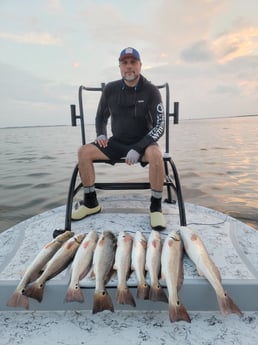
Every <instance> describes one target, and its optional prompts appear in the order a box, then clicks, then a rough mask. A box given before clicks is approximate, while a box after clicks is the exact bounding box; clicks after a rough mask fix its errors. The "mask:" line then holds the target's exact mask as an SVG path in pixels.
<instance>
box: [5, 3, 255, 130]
mask: <svg viewBox="0 0 258 345" xmlns="http://www.w3.org/2000/svg"><path fill="white" fill-rule="evenodd" d="M257 13H258V1H257V0H246V1H243V0H180V1H179V0H130V1H121V0H111V1H108V0H22V1H21V0H0V51H1V54H0V107H1V108H0V127H10V126H11V127H12V126H36V125H40V126H43V125H67V124H68V125H69V124H70V104H76V105H78V89H79V86H80V85H84V86H91V87H99V86H100V84H101V83H102V82H105V83H107V82H109V81H111V80H117V79H119V78H120V72H119V66H118V56H119V53H120V51H121V50H122V49H123V48H125V47H128V46H132V47H134V48H136V49H137V50H138V51H139V52H140V54H141V60H142V64H143V65H142V74H143V75H144V76H145V77H146V78H147V79H149V80H150V81H151V82H152V83H154V84H156V85H158V84H161V83H162V84H163V83H165V82H168V83H169V86H170V96H171V97H170V101H171V104H173V102H174V101H177V102H179V103H180V118H181V119H196V118H209V117H223V116H239V115H255V114H258V77H257V76H258V15H257ZM99 96H100V94H99V93H98V92H97V93H95V92H94V93H93V92H87V93H86V94H84V100H85V102H86V103H85V109H86V119H85V121H86V122H89V123H94V117H95V111H96V107H97V101H98V98H99ZM77 109H78V107H77ZM171 111H173V106H172V105H171ZM77 112H78V111H77Z"/></svg>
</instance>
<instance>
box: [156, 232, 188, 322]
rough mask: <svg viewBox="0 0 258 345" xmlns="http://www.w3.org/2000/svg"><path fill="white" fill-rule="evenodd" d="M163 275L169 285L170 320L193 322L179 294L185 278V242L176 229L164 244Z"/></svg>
mask: <svg viewBox="0 0 258 345" xmlns="http://www.w3.org/2000/svg"><path fill="white" fill-rule="evenodd" d="M161 276H162V278H163V279H165V281H166V285H167V290H168V303H169V319H170V321H171V322H173V321H180V320H181V321H187V322H191V319H190V316H189V315H188V312H187V310H186V309H185V307H184V305H183V304H182V303H181V302H180V300H179V296H178V291H179V290H180V288H181V287H182V284H183V280H184V272H183V243H182V240H181V237H180V234H179V233H177V232H175V231H173V232H171V233H170V234H169V235H168V236H167V237H166V239H165V242H164V244H163V248H162V253H161Z"/></svg>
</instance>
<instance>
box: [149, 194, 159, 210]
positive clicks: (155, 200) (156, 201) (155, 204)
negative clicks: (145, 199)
mask: <svg viewBox="0 0 258 345" xmlns="http://www.w3.org/2000/svg"><path fill="white" fill-rule="evenodd" d="M161 200H162V199H161V198H154V196H152V197H151V205H150V211H151V212H162V207H161Z"/></svg>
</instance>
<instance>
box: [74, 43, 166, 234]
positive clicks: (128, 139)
mask: <svg viewBox="0 0 258 345" xmlns="http://www.w3.org/2000/svg"><path fill="white" fill-rule="evenodd" d="M141 66H142V62H141V58H140V54H139V52H138V51H137V50H136V49H134V48H131V47H129V48H125V49H123V50H122V51H121V53H120V56H119V67H120V73H121V76H122V79H120V80H117V81H113V82H110V83H108V84H107V85H106V86H105V88H104V90H103V93H102V96H101V99H100V101H99V105H98V109H97V114H96V120H95V125H96V133H97V138H96V140H95V141H94V142H92V143H90V144H86V145H83V146H81V147H80V149H79V151H78V161H79V173H80V177H81V181H82V185H83V187H84V200H82V201H80V202H79V203H77V204H76V205H75V209H74V210H73V212H72V220H80V219H83V218H85V217H87V216H89V215H92V214H95V213H98V212H100V211H101V207H100V205H99V203H98V200H97V195H96V191H95V186H94V183H95V171H94V165H93V161H94V160H107V161H109V162H110V163H111V164H115V163H116V161H117V160H118V159H120V158H123V157H125V163H127V164H129V165H132V164H135V163H137V162H140V163H141V164H142V165H143V166H144V165H146V164H149V182H150V187H151V199H150V222H151V226H152V228H153V229H155V230H163V229H165V227H166V221H165V218H164V216H163V214H162V206H161V202H162V190H163V183H164V178H165V171H164V162H163V157H162V153H161V150H160V147H159V145H158V143H157V141H158V140H159V139H160V137H161V136H162V135H163V133H164V125H165V118H164V111H163V105H162V100H161V95H160V92H159V90H158V88H157V87H156V86H154V85H152V84H151V83H150V82H149V81H148V80H147V79H146V78H144V77H143V76H142V75H141ZM109 117H110V118H111V130H112V136H111V137H110V138H108V137H107V123H108V119H109Z"/></svg>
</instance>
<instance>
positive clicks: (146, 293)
mask: <svg viewBox="0 0 258 345" xmlns="http://www.w3.org/2000/svg"><path fill="white" fill-rule="evenodd" d="M184 250H185V251H186V253H187V254H188V256H189V258H190V259H191V260H192V261H193V263H194V264H195V265H196V268H197V271H198V273H199V274H200V275H203V276H204V277H205V278H206V279H207V280H208V281H209V283H210V284H211V285H212V287H213V288H214V290H215V293H216V296H217V300H218V304H219V307H220V310H221V312H222V313H223V314H229V313H236V314H238V315H240V316H242V315H243V314H242V312H241V310H240V309H239V308H238V306H237V305H236V304H235V303H234V302H233V300H232V299H231V298H230V297H229V296H228V295H227V293H226V292H225V291H224V288H223V286H222V284H221V276H220V272H219V270H218V268H217V267H216V266H215V264H214V262H213V261H212V260H211V258H210V257H209V254H208V252H207V250H206V248H205V246H204V244H203V242H202V240H201V238H200V237H199V236H198V235H197V234H196V233H195V232H193V231H192V230H191V229H190V228H188V227H181V228H180V231H172V232H171V233H170V234H168V235H166V238H165V239H164V241H163V240H162V238H161V235H160V233H159V232H157V231H154V230H153V231H151V233H150V234H149V237H148V239H146V237H145V235H144V234H143V233H141V232H140V231H136V233H135V234H134V236H132V235H131V234H130V233H128V232H124V231H121V232H120V233H119V234H118V235H117V236H116V235H115V234H113V233H112V232H111V231H103V233H101V234H100V235H98V233H97V232H96V231H90V232H89V233H87V234H83V233H80V234H77V235H74V233H72V232H71V231H66V232H65V233H64V234H62V235H59V236H57V237H56V238H55V239H54V240H52V241H51V242H50V243H48V244H46V245H45V246H44V247H43V248H42V250H41V251H40V252H39V253H38V255H37V256H36V257H35V259H34V260H33V262H32V263H31V264H30V265H29V267H28V268H27V270H26V271H25V273H24V275H23V277H22V279H21V281H20V282H19V284H18V286H17V287H16V289H15V291H14V292H13V294H12V295H11V297H10V298H9V300H8V302H7V305H8V306H12V307H23V308H26V309H28V308H29V299H28V297H31V298H34V299H36V300H38V301H39V302H41V301H42V298H43V293H44V287H45V283H46V282H47V280H49V279H51V278H53V277H54V276H56V275H57V274H59V273H60V272H61V271H63V270H64V269H65V268H66V267H67V266H68V265H69V264H70V263H71V262H72V264H71V276H70V281H69V284H68V288H67V292H66V295H65V296H64V299H65V301H66V302H72V301H77V302H84V294H83V291H82V289H81V287H80V281H81V280H82V279H83V278H84V277H86V276H87V275H88V276H90V279H92V280H94V281H95V291H94V297H93V307H92V312H93V314H95V313H97V312H101V311H103V310H110V311H114V306H113V301H112V299H111V297H110V295H109V294H108V291H107V288H106V284H107V283H108V282H109V280H110V278H111V276H112V275H113V274H114V270H115V271H116V274H117V290H116V301H117V303H119V304H128V305H131V306H133V307H135V306H136V302H135V298H134V296H133V295H132V293H131V292H130V288H129V287H128V283H127V282H128V279H129V277H130V274H131V272H132V271H134V272H135V276H136V279H137V298H141V299H144V300H148V299H149V300H151V301H162V302H166V303H168V310H169V319H170V321H171V322H172V321H179V320H184V321H187V322H191V319H190V316H189V314H188V312H187V310H186V308H185V307H184V305H183V304H182V303H181V301H180V299H179V295H178V293H179V290H180V288H181V287H182V284H183V279H184V274H183V257H184ZM146 271H147V272H148V276H149V281H147V280H146ZM160 278H161V279H163V280H164V281H165V284H164V285H166V287H167V294H166V292H165V291H164V289H163V287H162V285H161V284H160Z"/></svg>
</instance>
